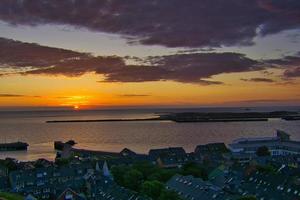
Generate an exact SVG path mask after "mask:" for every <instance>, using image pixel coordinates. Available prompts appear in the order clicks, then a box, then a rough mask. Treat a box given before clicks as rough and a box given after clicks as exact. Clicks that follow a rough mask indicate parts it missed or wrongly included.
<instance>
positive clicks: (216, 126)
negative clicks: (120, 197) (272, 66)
mask: <svg viewBox="0 0 300 200" xmlns="http://www.w3.org/2000/svg"><path fill="white" fill-rule="evenodd" d="M242 110H243V109H240V108H202V109H197V110H195V109H194V110H192V109H190V110H186V109H185V110H169V109H167V110H162V109H160V110H105V111H44V112H39V111H35V112H0V142H1V143H2V142H14V141H17V140H20V141H25V142H28V143H29V145H30V147H29V150H28V151H27V152H0V158H5V157H14V158H17V159H20V160H34V159H37V158H40V157H43V158H47V159H53V158H54V156H55V151H54V150H53V141H55V140H63V141H66V140H69V139H74V140H75V141H76V142H78V145H76V146H77V147H80V148H88V149H96V150H107V151H115V152H118V151H120V150H121V149H122V148H124V147H128V148H130V149H132V150H134V151H137V152H141V153H146V152H148V150H149V149H150V148H157V147H167V146H183V147H184V148H185V149H186V150H187V151H193V150H194V148H195V146H196V145H198V144H205V143H209V142H225V143H230V142H231V141H232V140H233V139H236V138H239V137H256V136H272V135H274V131H275V130H276V129H282V130H285V131H287V132H288V133H290V134H291V136H292V138H293V139H295V140H300V121H283V120H280V119H272V120H270V121H268V122H230V123H223V122H217V123H174V122H166V121H153V122H152V121H147V122H95V123H57V124H55V123H53V124H47V123H45V121H47V120H67V119H108V118H109V119H111V118H145V117H153V116H155V115H156V114H157V113H158V112H180V111H203V112H221V111H231V112H239V111H242ZM272 110H294V111H299V110H300V107H293V108H291V107H290V108H253V109H252V110H251V111H272ZM243 111H245V110H243Z"/></svg>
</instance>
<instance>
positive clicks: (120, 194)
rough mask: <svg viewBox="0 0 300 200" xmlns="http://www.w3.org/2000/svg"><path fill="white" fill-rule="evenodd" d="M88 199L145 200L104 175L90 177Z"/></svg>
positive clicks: (145, 199)
mask: <svg viewBox="0 0 300 200" xmlns="http://www.w3.org/2000/svg"><path fill="white" fill-rule="evenodd" d="M88 199H91V200H131V199H132V200H147V199H148V198H145V197H141V196H139V195H138V194H137V193H136V192H133V191H131V190H128V189H125V188H123V187H121V186H119V185H117V184H116V183H115V182H114V181H113V180H111V179H110V178H108V177H104V176H95V177H91V178H90V180H89V181H88Z"/></svg>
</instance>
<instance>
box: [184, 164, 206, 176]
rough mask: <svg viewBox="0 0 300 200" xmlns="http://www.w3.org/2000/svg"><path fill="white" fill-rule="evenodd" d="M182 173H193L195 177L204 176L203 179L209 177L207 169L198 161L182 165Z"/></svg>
mask: <svg viewBox="0 0 300 200" xmlns="http://www.w3.org/2000/svg"><path fill="white" fill-rule="evenodd" d="M180 174H182V175H193V176H194V177H198V178H202V179H203V180H207V179H208V173H207V170H206V169H205V168H204V167H202V166H200V165H198V164H197V163H193V162H190V163H187V164H185V165H184V166H183V167H182V170H181V172H180Z"/></svg>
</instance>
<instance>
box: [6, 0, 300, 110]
mask: <svg viewBox="0 0 300 200" xmlns="http://www.w3.org/2000/svg"><path fill="white" fill-rule="evenodd" d="M273 105H300V1H299V0H245V1H241V0H226V1H225V0H189V1H183V0H147V1H146V0H129V1H124V0H101V1H97V0H86V1H80V0H64V1H62V0H41V1H33V0H1V1H0V110H1V109H8V108H14V109H15V108H21V107H22V108H23V107H65V106H67V107H72V108H74V109H75V108H76V109H77V108H107V107H109V108H110V107H112V108H114V107H161V106H162V107H164V106H175V107H177V106H179V107H186V106H187V107H193V106H273Z"/></svg>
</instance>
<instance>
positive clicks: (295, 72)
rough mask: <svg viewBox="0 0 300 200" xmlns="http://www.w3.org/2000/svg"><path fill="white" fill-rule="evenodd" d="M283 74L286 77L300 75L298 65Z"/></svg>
mask: <svg viewBox="0 0 300 200" xmlns="http://www.w3.org/2000/svg"><path fill="white" fill-rule="evenodd" d="M283 75H284V76H285V77H288V78H296V77H300V67H296V68H293V69H288V70H286V71H285V72H284V73H283Z"/></svg>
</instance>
